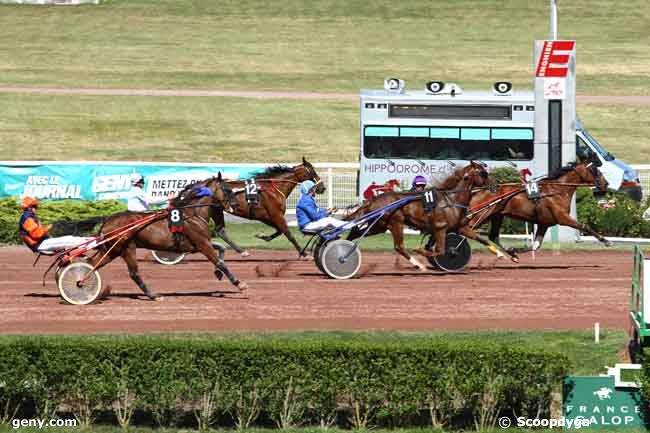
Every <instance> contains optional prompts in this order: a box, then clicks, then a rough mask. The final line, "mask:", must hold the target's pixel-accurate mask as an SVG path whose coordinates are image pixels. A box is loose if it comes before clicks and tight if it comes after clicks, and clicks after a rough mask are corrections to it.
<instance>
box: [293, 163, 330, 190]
mask: <svg viewBox="0 0 650 433" xmlns="http://www.w3.org/2000/svg"><path fill="white" fill-rule="evenodd" d="M293 169H294V173H295V175H296V177H297V178H298V182H304V181H306V180H311V181H313V182H314V183H315V184H316V194H322V193H324V192H325V185H324V184H323V181H322V180H321V178H320V176H319V175H318V173H316V169H314V166H313V165H311V163H310V162H309V161H307V160H306V159H305V157H304V156H303V157H302V164H300V165H297V166H295V167H294V168H293Z"/></svg>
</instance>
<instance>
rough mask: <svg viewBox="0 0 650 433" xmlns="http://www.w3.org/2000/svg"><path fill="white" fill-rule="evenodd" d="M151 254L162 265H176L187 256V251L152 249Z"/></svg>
mask: <svg viewBox="0 0 650 433" xmlns="http://www.w3.org/2000/svg"><path fill="white" fill-rule="evenodd" d="M151 255H152V256H153V258H154V259H155V260H156V261H157V262H158V263H160V264H161V265H175V264H176V263H180V262H181V260H183V259H184V258H185V253H176V252H173V251H151Z"/></svg>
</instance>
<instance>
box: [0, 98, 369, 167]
mask: <svg viewBox="0 0 650 433" xmlns="http://www.w3.org/2000/svg"><path fill="white" fill-rule="evenodd" d="M0 106H2V107H3V116H2V118H1V119H0V155H2V157H1V158H2V159H8V160H12V159H13V160H18V159H47V160H131V161H187V162H218V161H222V162H238V161H239V162H271V161H299V160H300V158H301V156H302V155H304V156H306V157H307V158H308V159H310V160H313V161H355V160H356V159H357V155H358V152H359V151H358V144H356V143H357V137H358V132H357V131H358V107H357V106H356V104H354V103H344V102H317V101H257V100H251V99H240V98H157V97H101V96H81V97H79V96H36V95H10V94H0ZM26 149H29V151H28V152H26Z"/></svg>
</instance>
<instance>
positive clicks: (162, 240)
mask: <svg viewBox="0 0 650 433" xmlns="http://www.w3.org/2000/svg"><path fill="white" fill-rule="evenodd" d="M222 184H223V180H222V178H221V173H219V175H218V176H217V177H213V178H210V179H208V180H205V181H203V182H200V185H201V186H204V187H206V188H208V189H209V190H210V192H211V193H212V194H211V195H209V194H206V193H205V191H202V190H200V189H197V188H194V187H195V186H197V185H198V184H192V185H188V186H187V187H185V189H183V190H182V191H181V192H180V193H179V194H178V195H177V196H176V198H174V199H172V201H171V207H173V208H176V210H180V211H182V214H180V215H182V233H183V236H182V237H181V239H179V238H178V237H176V236H174V233H172V232H171V230H170V226H169V224H170V223H169V220H168V219H167V218H165V217H161V218H155V219H153V220H152V221H151V222H150V223H147V224H145V225H143V226H142V227H138V228H137V229H136V230H126V231H125V232H124V234H123V235H122V236H120V237H119V238H117V239H115V240H114V241H111V242H107V243H105V244H104V245H101V246H100V247H98V251H97V253H96V254H95V255H94V256H93V257H91V258H90V264H91V265H92V266H94V267H95V269H99V268H101V267H102V266H105V265H106V264H108V263H110V262H111V261H113V260H114V259H115V258H117V257H122V258H123V259H124V261H125V262H126V265H127V267H128V269H129V276H130V277H131V279H132V280H133V281H134V282H135V283H136V284H137V285H138V287H139V288H140V289H141V290H142V291H143V292H144V294H145V295H146V296H148V297H149V298H150V299H152V300H155V299H161V297H160V296H159V295H156V294H155V293H153V292H151V291H150V290H149V288H148V287H147V286H146V284H145V283H144V281H142V278H141V277H140V274H139V273H138V262H137V260H136V248H147V249H150V250H156V251H172V252H177V253H195V252H200V253H201V254H203V255H204V256H205V257H207V258H208V260H210V261H211V262H212V263H213V264H214V266H215V270H214V273H215V276H216V277H217V278H218V279H219V280H221V278H223V275H226V277H227V278H228V279H229V280H230V282H231V283H232V284H233V285H234V286H235V287H237V288H238V289H239V290H240V291H243V290H245V289H247V288H248V286H247V284H246V283H244V282H242V281H239V280H238V279H237V277H235V275H233V273H232V272H231V271H230V270H229V269H228V267H227V266H226V263H225V262H224V259H223V257H224V248H223V247H222V246H221V245H219V244H213V243H212V242H211V240H210V229H209V227H208V220H209V218H210V209H212V208H222V207H223V206H224V203H225V195H224V193H223V189H222ZM173 211H174V209H171V210H170V211H169V212H170V214H171V212H173ZM150 215H152V213H151V212H130V211H126V212H120V213H117V214H114V215H111V216H109V217H106V218H105V220H104V223H103V224H102V226H101V229H100V232H99V233H100V236H101V235H105V234H106V233H111V232H113V231H115V230H119V229H120V228H121V227H124V226H127V225H128V224H132V223H134V222H136V221H138V220H141V219H143V218H146V217H147V216H150ZM161 215H166V213H164V214H161ZM176 215H179V214H176Z"/></svg>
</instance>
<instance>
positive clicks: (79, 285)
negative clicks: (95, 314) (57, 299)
mask: <svg viewBox="0 0 650 433" xmlns="http://www.w3.org/2000/svg"><path fill="white" fill-rule="evenodd" d="M58 286H59V292H60V293H61V297H62V298H63V299H64V300H65V301H66V302H67V303H69V304H73V305H86V304H90V303H91V302H93V301H95V300H96V299H97V298H98V297H99V295H100V293H101V291H102V277H101V276H100V275H99V272H97V271H93V267H92V266H91V265H89V264H88V263H86V262H73V263H70V264H69V265H67V266H66V267H64V268H63V269H61V272H60V273H59V280H58Z"/></svg>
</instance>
